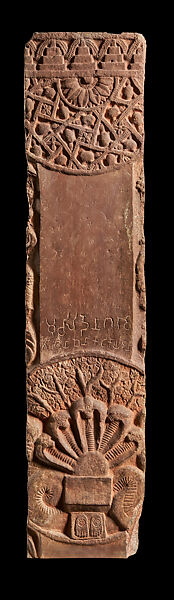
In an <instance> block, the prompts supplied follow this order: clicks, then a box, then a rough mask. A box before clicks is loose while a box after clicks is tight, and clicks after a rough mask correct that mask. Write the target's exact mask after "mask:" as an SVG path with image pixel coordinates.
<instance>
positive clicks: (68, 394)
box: [28, 358, 145, 540]
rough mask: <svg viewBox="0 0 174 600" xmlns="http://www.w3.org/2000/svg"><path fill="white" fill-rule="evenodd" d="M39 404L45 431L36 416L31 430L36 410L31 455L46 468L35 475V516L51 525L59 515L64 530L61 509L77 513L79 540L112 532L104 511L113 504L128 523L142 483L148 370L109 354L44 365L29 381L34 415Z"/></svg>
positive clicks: (122, 523)
mask: <svg viewBox="0 0 174 600" xmlns="http://www.w3.org/2000/svg"><path fill="white" fill-rule="evenodd" d="M36 406H39V407H40V415H39V416H40V418H42V421H43V430H42V429H40V431H39V430H38V422H39V421H38V419H36V418H35V419H34V421H35V422H34V423H33V430H32V432H31V428H32V419H33V417H32V416H31V417H30V419H31V424H30V434H31V435H32V440H33V443H34V450H33V447H32V453H31V454H30V457H29V458H30V460H34V464H35V465H37V464H38V466H39V464H40V465H45V466H47V468H49V471H48V472H47V471H46V472H44V471H43V472H42V473H43V474H42V477H41V476H40V474H39V473H38V470H37V471H36V474H35V475H33V476H32V477H31V484H30V490H31V491H30V498H31V502H30V519H31V521H32V522H33V519H34V522H35V523H39V525H40V526H43V527H46V526H47V527H48V531H49V528H51V527H52V524H53V523H54V527H55V522H56V523H57V527H58V530H59V521H60V514H64V515H65V514H66V513H67V511H68V512H70V513H71V512H72V523H71V533H72V537H73V538H74V539H76V538H80V539H81V540H82V539H85V538H90V539H91V538H92V537H94V538H96V539H98V538H99V539H100V537H102V536H103V535H104V536H106V535H107V533H106V531H105V525H104V520H103V519H104V517H103V516H101V515H103V512H108V510H109V516H110V517H111V519H113V520H114V522H115V523H116V526H117V527H118V528H120V529H121V530H123V529H127V530H128V529H129V528H130V527H131V523H132V518H133V515H134V510H135V507H136V506H137V505H138V504H139V502H142V498H143V489H144V488H143V485H144V474H143V471H144V418H145V409H144V382H143V376H142V375H140V374H139V373H138V372H137V371H136V370H135V369H132V368H129V367H125V366H123V365H119V364H118V363H114V361H109V360H104V359H100V360H98V359H92V358H89V359H88V358H86V359H78V360H77V359H71V360H67V361H64V362H62V363H57V364H52V365H47V366H46V367H42V368H41V367H39V368H38V369H35V370H34V371H33V372H32V373H31V374H30V376H29V381H28V410H29V412H30V413H31V414H33V415H34V414H37V415H38V412H37V410H36ZM130 407H131V408H130ZM37 433H38V434H39V435H38V437H37ZM50 469H51V470H50ZM72 476H73V477H72ZM101 478H102V494H101V491H100V481H101ZM89 480H90V481H89ZM71 481H72V483H71ZM87 481H88V485H87V483H85V482H87ZM91 482H92V483H91ZM112 482H113V483H112ZM89 484H90V487H89ZM86 486H87V487H86ZM108 486H109V487H108ZM64 487H65V490H71V494H70V500H69V499H68V500H67V499H66V498H69V495H68V494H69V491H66V496H65V497H64V492H63V490H64ZM83 488H84V491H83ZM110 489H112V493H111V495H110ZM92 490H93V491H92ZM62 494H63V495H62ZM91 494H92V495H91ZM80 497H82V498H83V503H82V505H83V510H82V507H81V500H80ZM63 498H64V499H63ZM84 498H86V502H87V506H88V509H87V510H93V511H95V512H96V511H97V512H96V515H95V512H94V514H93V513H89V517H90V518H88V517H87V516H86V512H84V510H85V500H84ZM69 502H70V503H72V508H71V504H69ZM60 508H61V510H60ZM79 510H80V512H79ZM99 511H100V512H99ZM102 511H103V512H102ZM75 512H77V515H76V518H75V516H74V517H73V514H74V515H75ZM100 513H101V515H100ZM90 514H91V516H90ZM55 519H56V521H55Z"/></svg>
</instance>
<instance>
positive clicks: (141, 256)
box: [25, 32, 146, 558]
mask: <svg viewBox="0 0 174 600" xmlns="http://www.w3.org/2000/svg"><path fill="white" fill-rule="evenodd" d="M145 49H146V43H145V40H144V38H143V36H142V35H141V34H137V33H122V34H119V35H117V34H107V33H101V32H99V33H88V32H85V33H83V32H62V33H61V32H51V33H47V32H46V33H44V32H40V33H39V32H36V33H34V34H33V37H32V39H31V40H30V41H29V42H28V43H27V44H26V47H25V130H26V156H27V168H28V180H27V193H28V204H29V219H28V225H27V265H26V364H27V402H28V421H27V456H28V461H29V470H28V489H29V507H28V558H93V557H95V558H107V557H111V558H126V557H128V556H130V555H131V554H134V553H135V552H136V550H137V547H138V522H139V518H140V515H141V511H142V505H143V498H144V472H145V445H144V427H145V373H144V368H145V367H144V358H145V347H146V330H145V325H146V323H145V310H146V297H145V280H144V260H145V240H144V196H145V194H144V170H143V149H144V125H143V93H144V71H145Z"/></svg>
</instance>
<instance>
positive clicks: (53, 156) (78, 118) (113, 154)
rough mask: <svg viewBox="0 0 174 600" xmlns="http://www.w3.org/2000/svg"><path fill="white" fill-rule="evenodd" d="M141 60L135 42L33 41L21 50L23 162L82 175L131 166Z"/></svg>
mask: <svg viewBox="0 0 174 600" xmlns="http://www.w3.org/2000/svg"><path fill="white" fill-rule="evenodd" d="M102 37H103V36H102ZM144 53H145V43H144V39H143V38H142V36H141V35H136V34H135V35H134V36H133V37H132V35H131V34H130V36H129V35H126V34H122V35H121V36H119V35H118V36H112V37H108V39H105V40H103V39H102V38H101V39H100V36H99V39H96V38H95V39H91V38H88V37H87V36H85V37H83V36H80V37H77V36H75V39H73V34H72V37H70V38H69V39H65V40H63V39H61V38H59V37H58V36H57V37H55V35H53V34H49V35H46V34H45V39H44V41H43V39H42V37H41V36H39V35H35V36H34V38H33V39H32V40H31V41H30V42H29V43H28V44H27V45H26V48H25V64H26V67H25V74H26V79H25V82H26V83H25V90H26V91H25V114H26V121H25V127H26V152H27V155H28V158H29V159H30V160H32V161H36V162H40V163H42V164H43V165H45V166H46V167H48V168H51V169H54V170H57V171H61V172H65V173H74V174H76V173H77V174H84V175H85V174H86V175H92V174H96V173H97V174H98V173H105V172H106V171H111V170H114V169H119V168H121V167H122V166H124V164H125V163H131V162H132V161H133V162H134V161H136V160H137V159H138V158H139V157H140V156H141V155H142V151H143V133H144V132H143V114H142V110H143V77H144Z"/></svg>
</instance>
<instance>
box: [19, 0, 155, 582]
mask: <svg viewBox="0 0 174 600" xmlns="http://www.w3.org/2000/svg"><path fill="white" fill-rule="evenodd" d="M78 15H79V11H78ZM147 20H148V19H147ZM31 21H32V20H31ZM53 22H54V19H53V20H52V21H49V22H48V21H47V20H46V22H44V25H43V23H41V20H40V19H39V21H35V20H34V18H33V22H32V26H33V30H30V31H24V30H22V29H21V28H19V29H17V27H15V57H16V58H15V62H14V71H13V72H12V77H11V87H12V86H13V89H14V90H16V93H15V94H14V104H13V119H12V121H13V126H15V127H16V137H15V144H14V148H13V157H14V164H15V167H14V174H13V175H11V176H12V177H13V180H12V183H14V197H15V198H12V199H13V202H14V203H15V206H14V209H15V210H14V221H13V218H12V229H13V234H14V233H15V236H14V246H13V248H12V262H13V258H14V257H13V253H14V254H15V261H14V272H12V273H11V277H12V278H14V279H13V281H14V284H13V286H12V289H13V297H15V302H16V304H15V306H16V309H13V311H14V312H13V314H14V322H13V331H14V338H15V340H16V341H17V348H18V351H17V352H15V348H16V344H14V346H13V348H14V350H12V363H13V364H15V362H16V363H17V364H16V368H15V374H14V378H13V382H14V385H13V387H12V390H13V394H12V395H13V399H14V400H15V407H16V406H17V412H16V409H15V416H14V419H15V424H14V425H13V431H14V436H15V443H16V448H17V450H16V452H17V458H16V456H15V462H14V466H15V465H17V470H16V471H15V483H14V485H15V488H16V490H17V502H16V504H15V502H14V505H13V511H14V515H15V520H17V524H18V525H17V532H18V535H17V537H18V542H19V543H18V559H20V561H21V560H22V561H23V559H24V560H26V518H27V464H26V458H25V426H26V402H25V360H24V342H25V229H26V223H27V217H28V207H27V198H26V159H25V147H24V126H23V55H24V46H25V44H26V43H27V42H28V41H29V40H30V38H31V37H32V35H33V33H34V28H37V27H39V26H43V29H44V27H45V24H46V25H47V27H48V25H49V28H50V29H52V27H53ZM25 23H27V24H28V20H27V18H26V19H25ZM65 23H66V29H67V30H69V31H77V30H78V29H80V28H82V25H83V26H84V25H85V28H86V30H88V31H89V30H90V29H91V28H92V30H93V31H101V30H103V29H104V30H105V31H107V32H108V33H121V32H122V31H125V32H137V33H141V34H142V35H144V37H145V39H146V43H147V54H146V71H145V100H144V104H145V108H144V119H145V148H144V168H145V189H146V203H145V227H144V230H145V239H146V259H145V277H146V294H147V313H146V314H147V349H146V392H147V404H146V407H147V416H146V455H147V464H146V490H145V500H144V506H143V512H142V516H141V518H140V523H139V548H138V551H137V553H136V555H134V556H132V557H129V559H128V561H123V560H121V559H119V560H116V562H115V563H113V564H114V567H113V571H114V573H117V572H118V567H119V571H120V568H121V565H122V566H123V564H124V569H123V571H124V570H125V572H126V571H127V568H128V567H127V564H129V567H130V566H131V565H132V566H133V565H134V563H135V566H136V565H137V562H138V564H139V563H141V564H142V565H143V564H144V561H145V560H148V562H149V561H153V557H154V554H155V548H156V543H155V529H156V526H157V524H156V520H157V513H156V510H157V509H155V508H154V502H153V494H154V485H153V480H154V477H155V473H156V467H154V469H153V466H152V464H153V460H154V458H153V452H152V447H153V445H154V444H153V439H154V421H155V419H154V413H155V406H154V403H153V401H152V398H153V394H154V386H153V380H154V375H153V357H152V338H153V337H154V336H152V324H153V320H155V314H156V309H155V313H154V311H153V308H152V301H153V295H152V290H153V291H154V276H155V273H154V270H153V268H152V265H153V254H152V243H153V238H154V233H155V230H156V227H157V226H158V225H157V216H156V214H155V215H154V209H153V205H154V204H153V199H154V194H153V192H154V169H155V165H154V145H155V140H156V131H155V122H156V118H155V117H156V113H155V112H154V104H155V85H156V82H155V81H154V79H155V77H156V72H155V69H154V63H155V47H156V43H157V42H156V34H155V29H154V27H153V24H152V21H151V22H150V25H151V29H148V28H147V29H144V27H143V25H144V19H141V18H139V20H136V17H135V19H134V18H132V19H131V20H127V19H125V20H124V19H121V20H117V15H116V8H115V14H114V9H113V12H112V14H110V16H109V17H106V18H105V17H103V19H102V18H101V19H99V18H97V19H96V20H95V19H93V18H92V17H91V18H88V14H87V15H86V17H85V18H84V12H83V18H82V17H81V19H80V16H78V20H77V15H76V16H74V17H73V18H71V19H69V20H68V18H66V16H65V15H64V16H62V18H60V15H59V18H58V28H59V29H62V30H63V29H65ZM115 26H116V27H117V28H116V29H115ZM114 29H115V30H114ZM10 61H12V64H13V53H11V54H10ZM12 80H13V82H12ZM9 100H10V107H11V99H10V98H9ZM10 110H11V108H10ZM156 111H157V108H156ZM12 189H13V186H12ZM155 189H156V185H155ZM14 223H15V228H14ZM155 271H156V269H155ZM10 289H11V288H10ZM16 291H17V298H16ZM152 317H153V318H152ZM16 373H17V375H16ZM152 376H153V377H152ZM154 464H155V460H154ZM11 520H12V522H13V520H14V517H13V516H12V518H11ZM68 560H69V563H68V569H72V568H73V565H74V561H72V559H68ZM88 560H89V559H88ZM98 560H99V559H97V563H96V562H95V563H94V565H95V566H94V568H95V571H96V569H97V572H98V573H99V579H101V577H100V568H99V571H98V567H99V563H98ZM110 560H112V559H105V568H106V567H107V565H106V561H107V563H108V561H110ZM70 562H71V565H70ZM59 564H60V565H61V568H60V567H59ZM65 564H66V563H65ZM76 564H77V567H75V568H76V569H77V568H78V563H76ZM97 564H98V567H97ZM125 564H126V567H125ZM27 565H28V561H27ZM137 566H138V565H137ZM80 568H81V567H80ZM91 568H92V567H91V563H90V569H91ZM108 569H109V572H110V574H111V573H112V571H111V570H110V563H109V565H108V567H107V571H106V573H108ZM56 570H57V569H56ZM60 570H62V564H61V563H58V571H59V572H60ZM27 571H28V572H29V570H28V569H27ZM31 571H32V568H31ZM33 571H36V572H39V568H38V569H36V567H35V568H34V567H33ZM123 571H122V572H123ZM91 573H92V571H91ZM114 577H115V575H114V574H113V575H112V578H113V579H114ZM87 579H88V578H87ZM54 583H55V582H54ZM74 583H75V582H74ZM108 591H109V590H108ZM81 592H82V589H81Z"/></svg>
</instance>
